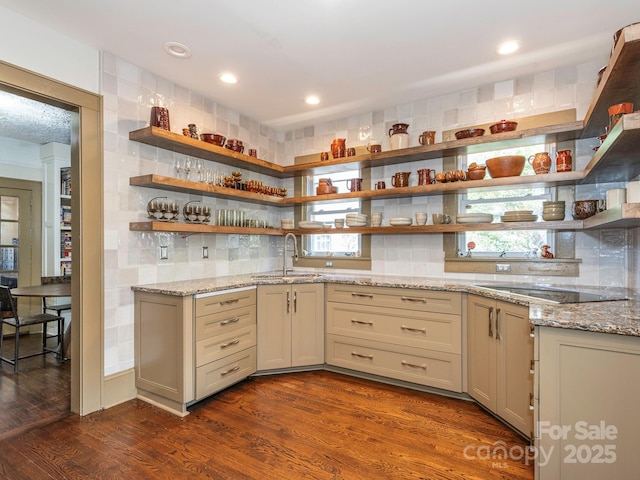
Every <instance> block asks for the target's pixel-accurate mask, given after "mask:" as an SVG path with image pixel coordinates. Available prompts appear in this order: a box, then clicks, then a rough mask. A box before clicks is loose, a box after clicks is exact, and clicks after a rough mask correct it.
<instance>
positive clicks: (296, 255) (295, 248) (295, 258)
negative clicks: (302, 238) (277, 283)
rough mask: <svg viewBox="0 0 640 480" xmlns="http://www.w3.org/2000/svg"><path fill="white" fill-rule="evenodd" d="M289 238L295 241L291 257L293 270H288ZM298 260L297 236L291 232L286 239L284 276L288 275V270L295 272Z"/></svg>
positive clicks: (283, 263) (283, 264) (283, 265)
mask: <svg viewBox="0 0 640 480" xmlns="http://www.w3.org/2000/svg"><path fill="white" fill-rule="evenodd" d="M289 238H291V239H293V256H292V257H291V268H290V269H288V268H287V242H288V241H289ZM297 259H298V242H297V240H296V236H295V235H294V234H293V233H291V232H289V233H287V234H286V235H285V237H284V259H283V262H282V274H283V275H286V274H287V271H288V270H293V263H294V262H295V261H296V260H297Z"/></svg>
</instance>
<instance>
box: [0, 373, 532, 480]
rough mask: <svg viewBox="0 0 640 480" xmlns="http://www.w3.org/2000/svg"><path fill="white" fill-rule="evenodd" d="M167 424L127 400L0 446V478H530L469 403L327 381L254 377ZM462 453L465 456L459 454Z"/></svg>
mask: <svg viewBox="0 0 640 480" xmlns="http://www.w3.org/2000/svg"><path fill="white" fill-rule="evenodd" d="M190 410H191V412H192V413H191V415H188V416H187V417H185V418H182V419H180V418H178V417H175V416H173V415H171V414H169V413H167V412H164V411H162V410H159V409H157V408H155V407H153V406H151V405H148V404H146V403H144V402H140V401H137V400H132V401H129V402H126V403H124V404H122V405H118V406H116V407H112V408H110V409H108V410H105V411H102V412H97V413H94V414H91V415H88V416H86V417H82V418H81V417H77V416H69V417H67V418H64V419H62V420H58V421H56V422H53V423H51V424H49V425H46V426H42V427H39V428H35V429H32V430H30V431H28V432H26V433H21V434H20V435H17V436H14V437H12V438H11V439H6V440H3V441H0V478H3V479H20V480H23V479H26V478H28V479H50V478H55V479H76V478H87V479H162V480H167V479H191V478H193V479H200V478H208V479H231V480H236V479H278V480H288V479H295V480H298V479H314V480H315V479H336V480H337V479H345V480H351V479H354V480H361V479H362V480H364V479H367V480H373V479H385V480H386V479H438V480H440V479H482V480H486V479H497V478H502V479H510V480H519V479H527V480H529V479H532V478H533V466H532V465H526V464H525V461H524V460H517V459H511V458H502V457H501V458H494V459H492V458H486V459H485V458H477V457H478V455H477V454H478V453H481V452H482V450H478V449H479V448H480V447H483V448H484V449H485V455H480V456H484V457H486V452H487V451H489V452H490V451H493V450H492V449H493V447H494V446H495V445H497V444H496V442H505V443H504V446H505V447H506V448H507V449H509V448H513V449H514V450H512V451H515V452H517V451H524V449H525V448H526V442H524V441H523V440H522V439H521V438H520V437H518V436H517V435H516V434H515V433H513V432H512V431H511V430H510V429H508V428H507V427H505V426H504V425H503V424H501V423H500V422H499V421H497V420H496V419H494V418H493V417H491V416H490V415H488V414H487V413H486V412H484V411H482V410H481V409H480V408H479V407H478V406H476V405H474V404H473V403H471V402H465V401H461V400H455V399H451V398H446V397H441V396H438V395H432V394H428V393H423V392H416V391H412V390H408V389H404V388H401V387H395V386H389V385H384V384H379V383H376V382H371V381H368V380H362V379H358V378H353V377H350V376H346V375H342V374H338V373H332V372H324V371H318V372H304V373H294V374H282V375H273V376H264V377H256V378H253V379H249V380H247V381H244V382H242V383H240V384H238V385H236V386H233V387H231V388H229V389H227V390H225V391H223V392H220V393H219V394H217V395H215V396H213V397H212V398H210V399H207V400H206V401H203V402H201V403H199V404H197V405H194V406H193V407H192V408H191V409H190ZM465 452H466V455H465Z"/></svg>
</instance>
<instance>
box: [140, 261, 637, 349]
mask: <svg viewBox="0 0 640 480" xmlns="http://www.w3.org/2000/svg"><path fill="white" fill-rule="evenodd" d="M254 275H258V274H247V275H233V276H225V277H212V278H203V279H197V280H180V281H174V282H165V283H155V284H149V285H134V286H132V287H131V288H132V290H134V291H136V292H147V293H160V294H164V295H173V296H181V297H184V296H191V295H197V294H202V293H212V292H217V291H222V290H229V289H233V288H241V287H251V286H257V285H279V284H294V283H336V284H346V285H363V286H373V287H394V288H412V289H418V290H439V291H450V292H461V293H471V294H475V295H481V296H484V297H488V298H493V299H496V300H502V301H506V302H510V303H515V304H519V305H524V306H528V307H529V318H530V321H531V323H532V324H533V325H538V326H544V327H555V328H567V329H572V330H584V331H590V332H600V333H611V334H618V335H627V336H636V337H640V295H639V293H638V292H637V291H635V290H630V289H624V288H605V287H601V288H594V287H584V288H583V287H575V289H576V290H586V291H590V292H593V293H607V294H615V295H621V296H626V297H627V298H629V300H623V301H607V302H590V303H578V304H574V303H572V304H550V303H547V302H544V301H542V300H534V299H530V298H525V297H522V296H518V295H512V294H509V293H505V292H498V291H492V290H486V289H483V288H480V287H477V286H475V283H477V282H470V281H464V280H459V281H458V280H456V281H452V280H444V279H437V278H425V277H408V276H407V277H405V276H391V275H334V274H324V273H323V274H321V275H319V276H316V277H295V276H293V277H287V278H281V277H278V276H274V277H273V278H262V279H255V278H254ZM482 283H483V284H485V285H486V284H490V283H491V282H482ZM496 283H497V282H496ZM550 286H553V285H550ZM558 287H560V288H566V286H564V287H563V286H558Z"/></svg>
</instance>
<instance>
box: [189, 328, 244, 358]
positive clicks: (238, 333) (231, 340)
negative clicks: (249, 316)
mask: <svg viewBox="0 0 640 480" xmlns="http://www.w3.org/2000/svg"><path fill="white" fill-rule="evenodd" d="M255 346H256V326H255V324H254V325H250V326H248V327H244V328H238V329H235V330H233V331H231V332H228V333H225V334H224V335H217V336H215V337H211V338H206V339H204V340H200V341H198V342H196V367H201V366H202V365H204V364H206V363H209V362H213V361H215V360H220V359H221V358H223V357H226V356H227V355H231V354H232V353H236V352H239V351H240V350H244V349H246V348H249V347H255Z"/></svg>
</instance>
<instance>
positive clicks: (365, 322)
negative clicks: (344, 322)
mask: <svg viewBox="0 0 640 480" xmlns="http://www.w3.org/2000/svg"><path fill="white" fill-rule="evenodd" d="M351 323H357V324H358V325H371V326H373V322H372V321H371V320H369V321H366V320H356V319H355V318H352V319H351Z"/></svg>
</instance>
